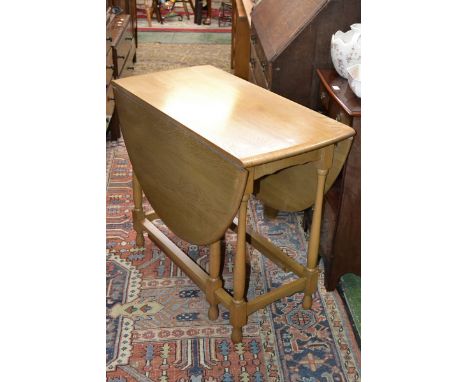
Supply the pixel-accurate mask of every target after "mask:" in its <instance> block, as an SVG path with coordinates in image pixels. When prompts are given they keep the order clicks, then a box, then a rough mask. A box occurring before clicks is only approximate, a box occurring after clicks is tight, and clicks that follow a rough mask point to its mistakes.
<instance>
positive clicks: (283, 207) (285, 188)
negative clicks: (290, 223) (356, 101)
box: [255, 138, 352, 211]
mask: <svg viewBox="0 0 468 382" xmlns="http://www.w3.org/2000/svg"><path fill="white" fill-rule="evenodd" d="M351 143H352V139H351V138H349V139H345V140H344V141H341V142H339V143H338V144H337V145H336V147H335V151H334V155H333V164H332V167H331V168H330V171H329V173H328V176H327V180H326V183H325V192H327V191H328V190H329V189H330V187H331V186H332V184H333V183H334V182H335V180H336V178H337V177H338V174H339V173H340V171H341V169H342V168H343V166H344V163H345V160H346V158H347V156H348V152H349V149H350V147H351ZM314 153H316V154H319V151H314V152H312V153H309V154H314ZM302 155H303V156H305V154H302ZM298 157H299V156H298ZM298 157H296V158H298ZM290 160H292V159H290ZM275 163H276V162H273V163H272V164H271V165H270V166H272V165H273V164H275ZM303 163H304V162H303ZM263 166H267V165H263ZM255 172H257V168H256V169H255ZM316 193H317V174H316V169H315V164H314V162H312V161H309V162H308V163H304V164H301V165H296V166H291V167H287V166H283V169H282V170H280V171H278V172H276V173H274V174H272V175H270V176H265V177H263V178H261V179H260V180H259V181H258V185H257V189H256V192H255V196H256V197H257V198H258V199H259V200H261V201H262V202H263V203H264V204H265V205H266V206H268V207H271V208H274V209H275V210H278V211H302V210H305V209H306V208H309V207H311V206H312V205H313V204H314V201H315V194H316Z"/></svg>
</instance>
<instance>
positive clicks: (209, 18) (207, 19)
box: [203, 17, 211, 25]
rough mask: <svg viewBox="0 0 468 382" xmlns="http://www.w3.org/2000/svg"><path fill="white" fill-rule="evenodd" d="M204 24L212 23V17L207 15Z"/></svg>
mask: <svg viewBox="0 0 468 382" xmlns="http://www.w3.org/2000/svg"><path fill="white" fill-rule="evenodd" d="M203 25H211V17H207V18H206V19H205V20H203Z"/></svg>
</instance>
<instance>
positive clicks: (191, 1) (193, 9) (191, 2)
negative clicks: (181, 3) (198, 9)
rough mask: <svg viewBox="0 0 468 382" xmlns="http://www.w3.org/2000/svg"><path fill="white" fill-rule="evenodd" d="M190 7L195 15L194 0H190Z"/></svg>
mask: <svg viewBox="0 0 468 382" xmlns="http://www.w3.org/2000/svg"><path fill="white" fill-rule="evenodd" d="M189 3H190V7H191V8H192V12H193V13H195V5H193V0H189Z"/></svg>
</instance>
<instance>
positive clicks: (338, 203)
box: [316, 69, 361, 291]
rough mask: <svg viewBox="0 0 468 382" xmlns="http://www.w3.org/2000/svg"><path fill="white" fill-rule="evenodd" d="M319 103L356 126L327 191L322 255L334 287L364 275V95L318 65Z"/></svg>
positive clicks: (329, 282)
mask: <svg viewBox="0 0 468 382" xmlns="http://www.w3.org/2000/svg"><path fill="white" fill-rule="evenodd" d="M316 76H317V78H318V79H319V80H320V93H319V94H320V107H321V109H322V110H323V112H324V113H325V114H326V115H328V116H329V117H330V118H333V119H336V120H337V121H340V122H342V123H344V124H346V125H348V126H351V127H352V128H353V129H355V130H356V135H355V136H354V139H353V144H352V145H351V150H350V152H349V155H348V159H347V161H346V163H345V166H344V167H343V170H342V171H341V173H340V175H339V176H338V178H337V179H336V181H335V183H334V184H333V186H332V187H331V188H330V190H329V191H328V193H327V194H326V195H325V202H324V206H323V218H322V227H321V233H320V255H321V256H322V258H323V261H324V265H325V287H326V289H327V290H328V291H331V290H334V289H335V288H336V286H337V284H338V281H339V279H340V277H341V276H342V275H344V274H345V273H354V274H356V275H361V99H360V98H358V97H356V95H355V94H354V93H353V91H352V90H351V88H350V87H349V85H348V81H347V80H345V79H344V78H342V77H340V76H339V75H338V73H337V72H336V71H335V70H334V69H318V70H317V72H316Z"/></svg>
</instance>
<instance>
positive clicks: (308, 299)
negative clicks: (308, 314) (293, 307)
mask: <svg viewBox="0 0 468 382" xmlns="http://www.w3.org/2000/svg"><path fill="white" fill-rule="evenodd" d="M302 307H303V308H304V309H306V310H308V309H310V308H312V296H310V295H307V296H304V299H303V300H302Z"/></svg>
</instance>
